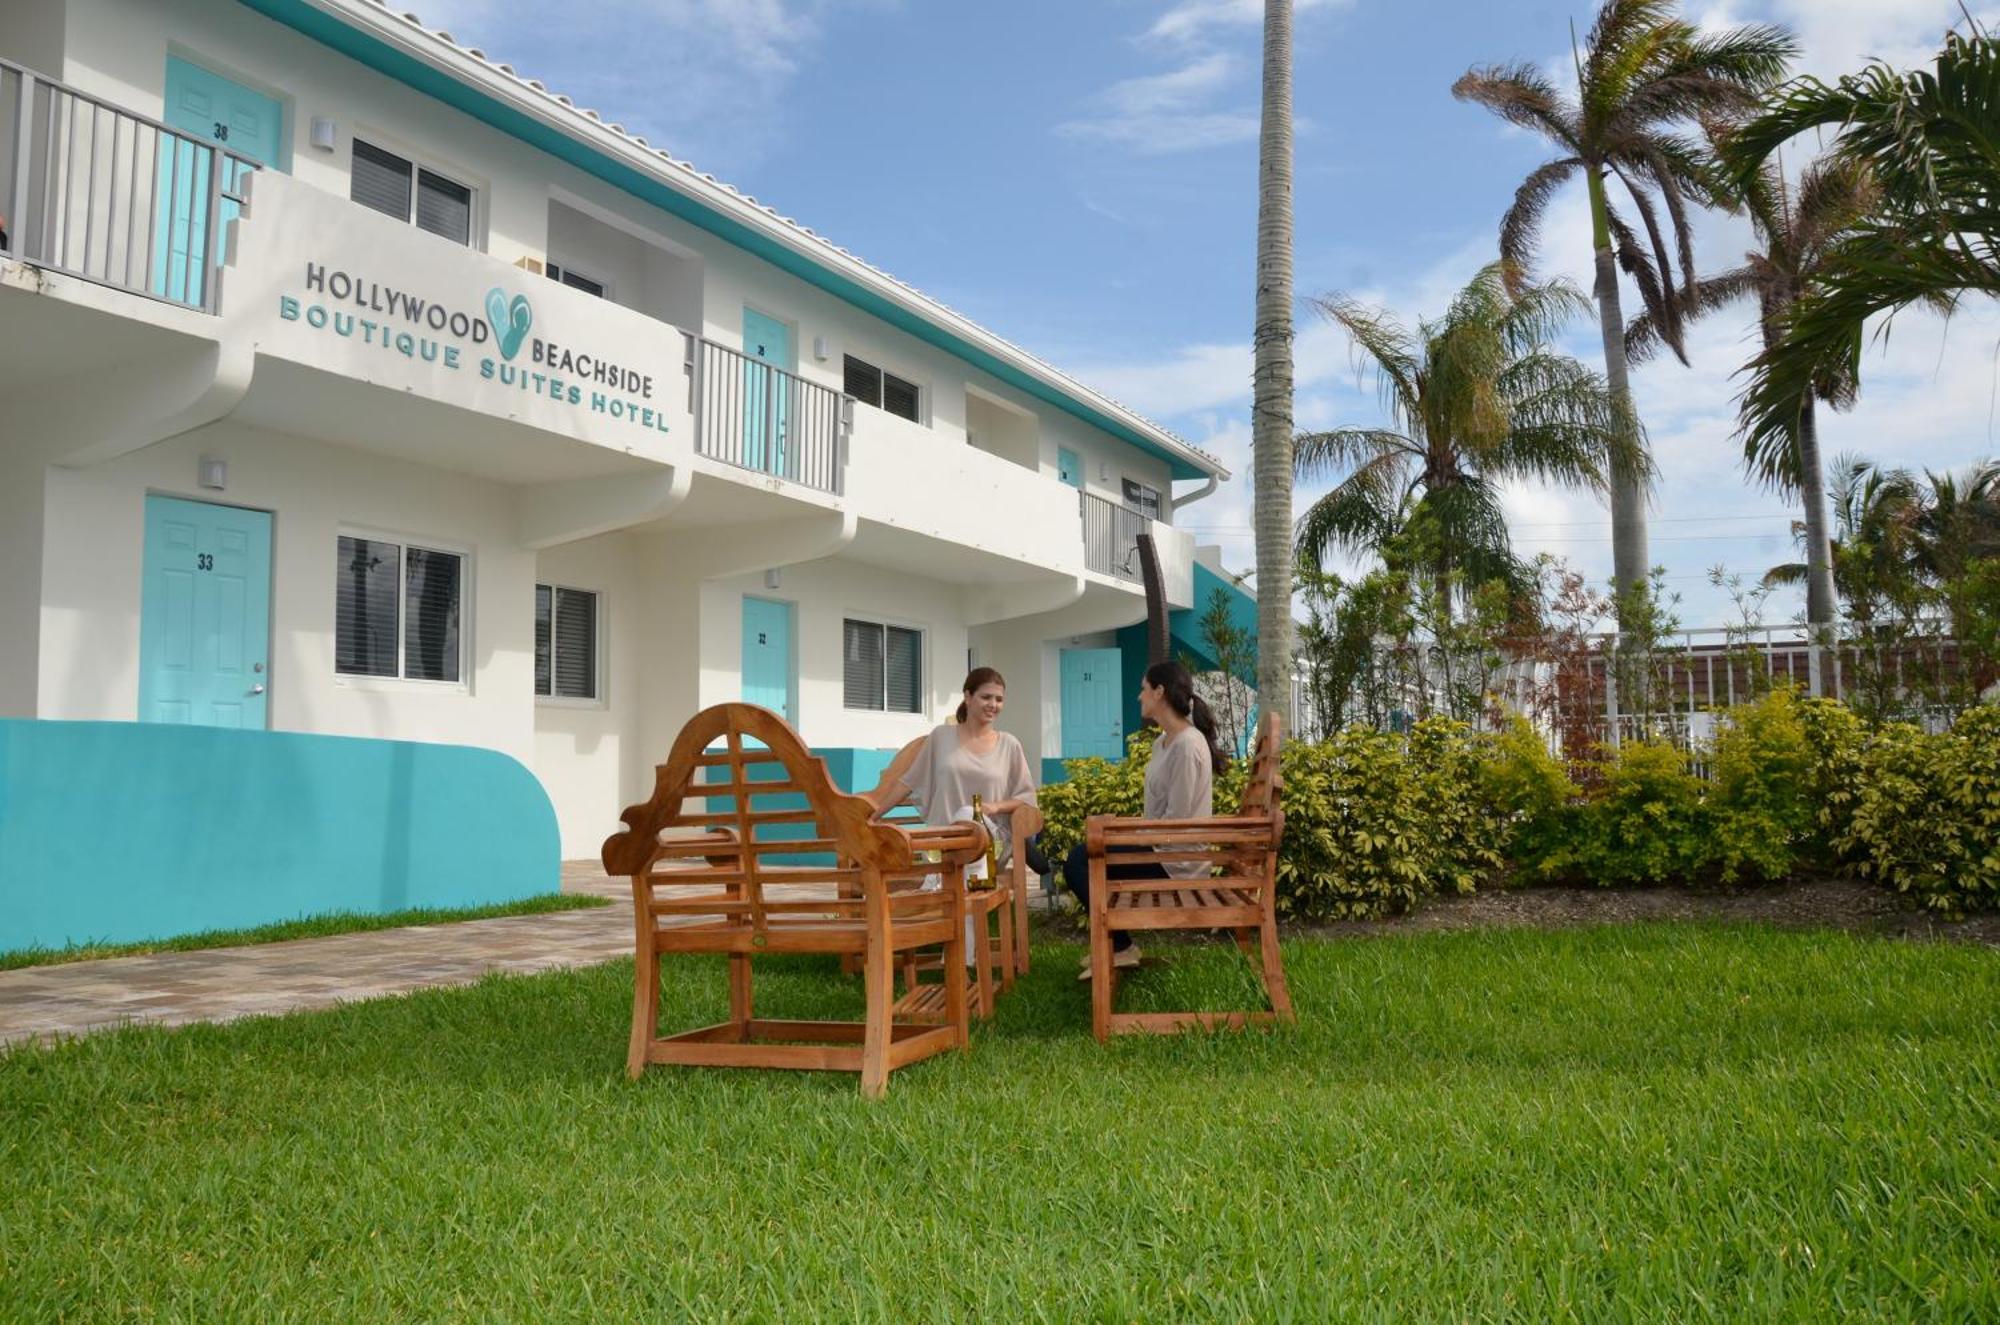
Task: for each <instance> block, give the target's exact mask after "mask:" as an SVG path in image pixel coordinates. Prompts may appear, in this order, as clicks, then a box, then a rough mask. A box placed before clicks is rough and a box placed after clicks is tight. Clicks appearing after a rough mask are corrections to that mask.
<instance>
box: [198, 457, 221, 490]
mask: <svg viewBox="0 0 2000 1325" xmlns="http://www.w3.org/2000/svg"><path fill="white" fill-rule="evenodd" d="M195 474H196V478H197V480H198V481H199V482H200V484H201V486H203V487H204V488H214V489H215V490H216V491H217V492H221V491H222V490H223V489H224V488H226V487H228V486H229V462H228V461H227V460H218V459H217V458H216V457H214V456H212V455H205V456H203V457H202V458H201V460H200V462H199V463H198V464H197V465H196V466H195Z"/></svg>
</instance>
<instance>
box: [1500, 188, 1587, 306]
mask: <svg viewBox="0 0 2000 1325" xmlns="http://www.w3.org/2000/svg"><path fill="white" fill-rule="evenodd" d="M1582 164H1583V160H1582V158H1580V157H1574V156H1563V157H1557V158H1556V159H1555V160H1553V161H1545V162H1543V163H1542V164H1541V165H1539V166H1536V167H1535V168H1534V169H1533V170H1532V171H1530V172H1529V173H1528V177H1527V178H1526V179H1524V180H1522V181H1521V187H1519V188H1518V189H1515V190H1514V201H1513V204H1512V205H1511V206H1509V207H1508V208H1507V214H1506V215H1505V216H1503V217H1501V218H1500V256H1501V258H1502V259H1503V260H1504V261H1505V262H1506V263H1507V265H1508V268H1509V272H1510V274H1509V278H1508V284H1509V285H1510V287H1512V288H1514V289H1516V290H1517V291H1518V290H1519V289H1520V288H1521V287H1523V286H1525V285H1526V284H1527V283H1528V281H1529V279H1530V276H1531V274H1532V273H1533V270H1534V256H1535V245H1536V244H1537V243H1538V242H1539V241H1540V239H1541V235H1542V214H1543V213H1544V212H1546V211H1547V210H1548V206H1549V201H1550V199H1552V198H1554V197H1555V195H1556V193H1557V192H1558V191H1559V190H1560V189H1561V188H1562V186H1563V185H1564V184H1567V183H1568V182H1569V179H1570V177H1571V176H1572V175H1574V174H1575V173H1576V171H1577V168H1578V167H1579V166H1581V165H1582Z"/></svg>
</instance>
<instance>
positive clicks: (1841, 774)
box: [1799, 699, 1867, 869]
mask: <svg viewBox="0 0 2000 1325" xmlns="http://www.w3.org/2000/svg"><path fill="white" fill-rule="evenodd" d="M1799 725H1800V727H1801V728H1802V729H1803V730H1804V732H1805V738H1806V747H1807V749H1808V750H1809V751H1810V752H1811V757H1812V763H1811V767H1810V769H1809V771H1808V779H1809V785H1808V789H1807V797H1808V799H1809V801H1810V803H1811V804H1812V805H1813V806H1814V807H1815V808H1814V811H1813V818H1814V831H1813V833H1812V834H1811V835H1810V836H1808V837H1807V839H1806V841H1805V846H1804V851H1803V863H1805V864H1809V865H1813V866H1817V867H1819V868H1821V869H1832V868H1835V867H1838V866H1839V865H1841V864H1842V863H1844V862H1845V861H1846V859H1847V852H1846V851H1845V850H1844V849H1843V846H1842V844H1843V843H1846V842H1849V841H1851V839H1852V828H1853V823H1854V807H1855V804H1856V802H1857V801H1858V800H1859V798H1860V795H1861V779H1862V776H1863V768H1862V748H1863V746H1864V745H1865V743H1866V741H1867V729H1866V728H1865V727H1864V726H1863V725H1862V722H1861V719H1860V717H1859V716H1857V715H1856V714H1855V712H1854V710H1853V709H1851V708H1849V707H1847V705H1845V704H1843V703H1841V702H1840V701H1839V700H1836V699H1807V700H1801V701H1800V703H1799Z"/></svg>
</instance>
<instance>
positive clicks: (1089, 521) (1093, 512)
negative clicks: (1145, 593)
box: [1077, 492, 1150, 581]
mask: <svg viewBox="0 0 2000 1325" xmlns="http://www.w3.org/2000/svg"><path fill="white" fill-rule="evenodd" d="M1077 497H1078V498H1079V499H1080V501H1081V504H1082V511H1083V564H1084V566H1085V567H1086V568H1087V569H1089V570H1094V571H1096V572H1097V573H1098V574H1100V575H1116V576H1117V577H1118V578H1119V579H1121V580H1134V581H1136V580H1137V579H1138V578H1139V555H1138V554H1139V535H1141V534H1143V533H1145V532H1146V526H1147V524H1148V523H1150V522H1149V521H1148V520H1147V519H1146V517H1145V516H1143V515H1141V514H1139V512H1137V511H1133V510H1127V509H1126V508H1125V507H1123V506H1120V505H1118V504H1117V503H1116V502H1112V501H1107V500H1105V499H1104V498H1103V497H1099V496H1096V495H1094V494H1092V493H1088V492H1079V493H1078V494H1077Z"/></svg>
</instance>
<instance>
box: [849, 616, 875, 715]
mask: <svg viewBox="0 0 2000 1325" xmlns="http://www.w3.org/2000/svg"><path fill="white" fill-rule="evenodd" d="M840 676H841V693H842V696H843V699H842V702H843V703H844V704H846V706H847V707H848V708H851V709H880V708H881V707H882V627H880V626H878V625H876V624H875V623H874V622H872V621H846V622H842V623H841V646H840Z"/></svg>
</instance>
